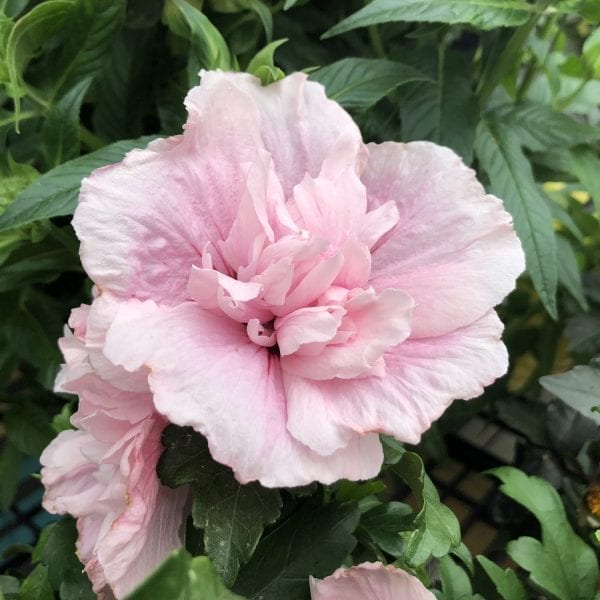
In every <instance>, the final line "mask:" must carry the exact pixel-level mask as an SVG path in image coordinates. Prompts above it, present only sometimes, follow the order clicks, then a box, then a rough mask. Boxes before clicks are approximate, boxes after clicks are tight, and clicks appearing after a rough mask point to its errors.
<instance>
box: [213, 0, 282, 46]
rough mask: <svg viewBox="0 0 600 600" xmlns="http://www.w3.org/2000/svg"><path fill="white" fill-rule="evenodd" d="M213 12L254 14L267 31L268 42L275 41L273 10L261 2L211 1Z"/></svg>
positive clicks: (244, 0)
mask: <svg viewBox="0 0 600 600" xmlns="http://www.w3.org/2000/svg"><path fill="white" fill-rule="evenodd" d="M210 5H211V8H212V9H213V10H216V11H218V12H224V13H234V12H240V11H243V10H249V11H251V12H253V13H254V14H255V15H256V16H257V17H258V19H259V20H260V22H261V23H262V26H263V29H264V30H265V36H266V38H267V42H270V41H271V40H272V39H273V16H272V15H271V9H270V8H269V7H268V6H267V5H266V4H265V3H264V2H262V1H261V0H210Z"/></svg>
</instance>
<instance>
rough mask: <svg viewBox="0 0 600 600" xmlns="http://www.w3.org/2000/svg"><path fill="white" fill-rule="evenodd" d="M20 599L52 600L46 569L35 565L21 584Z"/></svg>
mask: <svg viewBox="0 0 600 600" xmlns="http://www.w3.org/2000/svg"><path fill="white" fill-rule="evenodd" d="M20 600H54V593H53V592H52V586H51V585H50V582H49V581H48V569H47V568H46V567H44V566H43V565H37V566H36V567H35V569H34V570H33V571H32V572H31V573H30V574H29V575H28V576H27V578H26V579H25V580H24V581H23V583H22V584H21V592H20Z"/></svg>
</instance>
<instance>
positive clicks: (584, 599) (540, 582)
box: [490, 467, 598, 600]
mask: <svg viewBox="0 0 600 600" xmlns="http://www.w3.org/2000/svg"><path fill="white" fill-rule="evenodd" d="M490 474H492V475H494V476H495V477H498V479H500V480H501V481H502V485H501V486H500V491H501V492H503V493H504V494H506V495H507V496H509V497H510V498H512V499H513V500H515V501H516V502H518V503H519V504H521V505H522V506H524V507H525V508H526V509H527V510H529V511H531V512H532V513H533V514H534V515H535V517H536V518H537V520H538V521H539V523H540V525H541V528H542V536H541V538H542V539H541V541H538V540H536V539H534V538H530V537H521V538H519V539H518V540H515V541H513V542H510V543H509V545H508V554H509V556H510V557H511V558H512V559H513V560H514V561H515V562H516V563H517V564H518V565H519V566H520V567H522V568H523V569H525V570H526V571H528V572H529V573H530V577H531V580H532V581H533V583H535V585H536V586H539V587H541V588H542V589H543V590H546V591H547V592H548V593H549V594H551V595H552V596H553V597H556V598H560V599H561V600H591V598H593V597H594V593H595V587H596V579H597V577H598V562H597V559H596V555H595V553H594V551H593V550H592V549H591V548H590V547H589V546H588V545H587V544H585V543H584V542H583V540H582V539H581V538H580V537H578V536H577V535H576V534H575V532H574V531H573V529H572V528H571V525H570V524H569V522H568V520H567V517H566V514H565V509H564V507H563V504H562V502H561V499H560V496H559V495H558V493H557V491H556V490H555V489H554V488H553V487H552V486H551V485H550V484H549V483H548V482H547V481H544V480H543V479H540V478H539V477H533V476H531V477H530V476H527V475H526V474H525V473H523V472H522V471H519V470H518V469H515V468H513V467H499V468H497V469H492V470H491V471H490ZM511 600H512V598H511Z"/></svg>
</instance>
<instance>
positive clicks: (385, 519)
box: [360, 502, 413, 556]
mask: <svg viewBox="0 0 600 600" xmlns="http://www.w3.org/2000/svg"><path fill="white" fill-rule="evenodd" d="M412 514H413V511H412V508H411V507H410V506H408V504H404V503H403V502H385V503H383V504H379V505H378V506H374V507H373V508H371V509H370V510H368V511H367V512H366V513H364V514H363V515H362V516H361V518H360V527H361V529H364V530H365V531H366V532H367V533H368V534H369V537H370V538H371V539H372V540H373V542H375V543H376V544H377V545H378V546H379V547H380V548H381V549H382V550H383V551H384V552H387V553H388V554H391V555H392V556H401V555H402V554H403V553H404V548H405V541H404V538H403V537H402V536H401V535H400V532H401V531H406V530H408V529H411V527H412V523H413V519H412Z"/></svg>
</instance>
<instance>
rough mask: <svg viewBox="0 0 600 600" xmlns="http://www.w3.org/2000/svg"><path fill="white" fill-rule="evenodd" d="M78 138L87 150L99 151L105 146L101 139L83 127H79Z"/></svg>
mask: <svg viewBox="0 0 600 600" xmlns="http://www.w3.org/2000/svg"><path fill="white" fill-rule="evenodd" d="M79 137H80V139H81V143H82V144H83V145H84V146H85V147H86V148H87V149H88V150H99V149H100V148H104V146H106V142H105V141H104V140H103V139H102V138H100V137H98V136H97V135H96V134H95V133H92V132H91V131H90V130H89V129H88V128H87V127H84V126H83V125H80V126H79Z"/></svg>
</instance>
